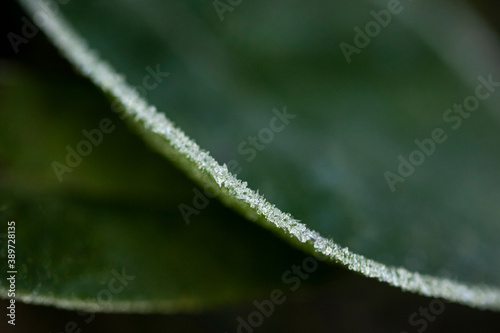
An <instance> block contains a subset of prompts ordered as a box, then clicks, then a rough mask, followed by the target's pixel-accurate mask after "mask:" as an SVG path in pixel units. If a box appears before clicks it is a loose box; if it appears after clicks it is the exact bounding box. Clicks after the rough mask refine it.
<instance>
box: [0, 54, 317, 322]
mask: <svg viewBox="0 0 500 333" xmlns="http://www.w3.org/2000/svg"><path fill="white" fill-rule="evenodd" d="M10 65H12V67H10V66H9V67H10V69H9V70H8V71H6V72H5V73H4V79H5V80H7V81H8V82H10V85H8V86H5V87H3V89H2V91H1V93H0V98H1V100H2V112H1V113H0V124H2V130H1V131H0V142H2V145H1V148H0V161H1V164H0V220H1V221H3V222H2V226H1V231H0V258H1V264H0V267H1V268H2V272H6V271H7V270H9V271H10V269H8V268H7V267H6V264H7V254H8V248H7V242H6V240H7V222H9V221H14V222H15V231H16V239H15V244H11V245H15V249H16V270H17V274H16V288H15V290H16V291H15V294H16V299H17V300H18V301H24V302H28V303H36V304H50V305H56V306H59V307H65V308H76V309H83V310H86V311H128V312H130V311H133V312H152V311H155V312H156V311H160V312H173V311H180V310H183V311H186V310H190V311H192V310H196V309H203V308H206V307H209V306H210V307H213V306H221V305H225V304H227V303H235V302H237V301H243V300H245V301H247V300H248V301H251V300H252V299H255V297H256V296H257V295H259V296H262V297H268V295H269V292H270V291H271V290H273V289H275V288H276V287H277V286H279V284H278V283H279V282H280V280H279V279H280V278H281V275H282V274H283V272H284V271H285V270H287V269H289V268H290V266H291V265H292V264H295V263H298V262H300V261H301V260H303V257H304V255H303V253H301V252H299V251H290V248H289V246H288V245H287V244H285V243H284V242H282V241H280V240H279V239H277V238H276V237H274V236H273V235H271V234H269V233H267V232H266V231H264V230H262V229H261V228H259V227H258V226H255V225H252V224H249V223H247V222H246V221H245V220H244V219H243V218H241V217H240V216H238V215H237V214H235V213H233V212H231V211H230V210H228V209H226V208H224V207H223V206H221V205H220V204H218V202H217V201H212V202H210V203H209V204H208V206H207V208H206V209H205V210H204V211H203V215H200V216H199V218H198V219H197V223H193V224H191V225H187V224H186V223H185V222H184V220H183V218H182V216H181V215H180V214H179V211H178V208H177V200H188V199H191V196H192V195H193V192H192V189H193V188H194V184H193V183H192V182H190V181H189V180H188V179H187V178H186V177H185V176H184V175H183V174H181V173H180V171H178V170H177V169H175V168H174V167H173V166H171V165H170V164H169V163H168V162H166V161H164V159H163V158H161V157H160V156H159V155H157V154H155V153H153V152H151V151H150V150H149V149H147V148H146V147H145V145H144V144H143V143H142V142H140V140H139V139H138V138H137V136H135V135H133V134H132V133H130V131H129V130H128V128H127V127H126V125H125V123H124V122H123V121H122V120H121V119H119V118H118V117H117V116H116V115H115V114H113V113H112V111H111V110H110V109H109V107H108V105H107V104H108V103H107V101H106V99H105V98H103V96H100V95H99V94H98V92H97V91H96V90H95V89H94V88H93V87H92V86H91V85H90V84H88V83H87V82H85V81H84V82H77V83H76V84H75V82H74V80H73V79H72V78H63V77H55V78H48V77H45V76H42V74H45V73H46V72H45V71H42V72H36V71H35V70H31V71H30V72H27V70H26V68H19V67H17V66H15V65H14V64H13V63H11V64H10ZM80 81H81V80H80ZM105 118H109V119H112V123H113V125H114V126H115V129H114V131H113V132H111V133H108V134H104V135H103V137H102V141H101V143H100V144H99V145H96V146H94V147H93V151H92V153H91V154H90V155H88V156H85V157H83V159H82V161H81V163H80V165H78V166H76V167H74V168H73V170H72V172H71V173H65V174H63V175H62V179H63V180H62V182H59V181H58V179H57V177H56V174H55V173H54V170H53V168H52V166H51V164H52V163H53V162H54V161H57V162H60V163H62V164H65V163H66V161H65V159H66V155H67V151H66V149H65V147H66V146H70V147H72V148H73V149H75V150H77V149H78V148H77V147H78V144H79V143H80V142H82V141H84V140H87V138H86V137H85V136H84V134H83V133H82V131H84V130H86V131H92V130H93V129H94V128H96V127H97V126H98V124H99V123H100V121H102V119H105ZM117 147H126V149H117ZM256 240H258V246H256V245H255V243H256ZM7 275H8V274H7ZM322 275H323V274H321V273H320V274H318V277H321V276H322ZM2 276H3V273H2ZM117 276H120V277H122V279H120V278H117ZM9 287H10V284H9V282H8V281H7V280H6V279H5V278H2V280H1V282H0V295H1V297H9V298H10V296H8V291H7V290H8V289H9Z"/></svg>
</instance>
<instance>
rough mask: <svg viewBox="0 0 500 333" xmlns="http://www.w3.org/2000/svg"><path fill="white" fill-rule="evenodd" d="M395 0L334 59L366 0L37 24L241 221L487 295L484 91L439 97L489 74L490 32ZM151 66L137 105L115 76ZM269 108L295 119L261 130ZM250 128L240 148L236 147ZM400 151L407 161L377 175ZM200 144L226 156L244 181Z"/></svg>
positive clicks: (408, 283) (130, 6)
mask: <svg viewBox="0 0 500 333" xmlns="http://www.w3.org/2000/svg"><path fill="white" fill-rule="evenodd" d="M22 2H23V3H25V4H26V5H27V7H28V8H29V9H30V12H31V13H36V12H38V11H40V10H42V9H40V7H37V1H29V0H25V1H22ZM402 6H403V9H402V12H401V13H399V14H394V15H393V16H392V20H391V22H390V23H388V24H387V26H386V27H383V28H380V32H378V33H373V32H372V33H371V35H372V38H371V39H370V43H369V44H368V43H367V45H366V46H363V47H361V46H358V47H359V50H358V51H359V52H357V53H355V54H353V55H352V57H351V59H350V60H351V62H350V63H347V61H346V58H345V57H344V54H343V53H342V50H341V48H340V47H339V46H340V45H341V43H342V42H346V43H349V44H355V40H354V39H355V35H356V31H357V30H353V28H355V27H358V26H359V27H361V29H363V28H365V27H366V24H367V23H368V22H370V21H373V20H374V17H373V15H374V14H373V13H371V11H372V10H375V11H376V12H379V11H380V10H381V9H383V8H380V7H376V6H375V5H374V4H373V3H370V2H367V3H362V4H359V3H350V2H347V1H342V2H335V3H334V2H329V3H322V2H317V3H316V2H314V3H310V2H308V3H304V2H299V1H292V2H290V1H286V2H285V1H278V2H272V3H270V2H267V1H256V2H255V1H254V2H251V3H242V4H241V5H238V6H237V7H235V8H233V11H230V12H226V13H225V16H224V21H223V22H220V16H219V15H217V13H216V12H215V9H214V8H213V7H212V6H210V5H209V4H208V3H206V2H199V1H193V0H192V1H169V2H162V1H154V0H150V1H146V2H141V3H138V2H133V1H124V2H119V3H118V2H116V1H107V2H102V1H88V2H85V3H84V4H83V3H76V2H71V3H69V4H67V5H64V6H61V8H59V10H60V11H62V12H63V13H64V15H66V16H67V17H68V18H69V19H70V21H71V23H72V26H74V28H75V29H76V31H78V34H77V33H76V32H75V31H74V30H73V29H72V27H71V26H70V25H68V24H67V23H66V22H65V21H64V20H63V19H62V17H60V16H59V15H58V14H55V13H53V14H52V15H49V16H48V18H47V20H46V21H45V23H44V25H43V28H44V30H45V32H46V33H47V35H48V36H49V37H50V39H51V40H52V41H53V42H54V43H55V44H56V45H57V46H58V47H59V48H60V50H61V51H62V52H63V54H64V55H65V56H66V57H67V58H68V60H70V62H72V63H73V64H74V65H75V66H76V67H77V68H78V69H79V70H80V71H81V72H82V73H83V74H84V75H86V76H87V77H89V78H90V79H91V80H92V81H93V82H94V83H95V84H96V85H97V86H99V87H100V88H101V89H103V90H104V91H105V92H106V93H107V94H109V95H110V96H111V98H112V99H113V100H114V99H116V100H118V101H119V102H120V103H121V104H122V105H123V106H124V108H123V110H122V111H123V112H124V114H125V115H126V116H127V117H128V118H129V119H131V122H133V121H135V123H134V124H133V125H132V126H134V127H135V128H136V129H138V130H139V131H140V132H141V134H143V136H144V137H145V139H146V140H147V141H148V142H150V143H151V144H152V145H153V146H154V147H156V148H157V149H158V150H159V151H160V152H162V153H164V154H165V155H166V156H167V157H169V158H170V159H171V160H172V161H173V162H174V163H176V164H177V165H178V166H180V167H181V168H182V169H183V170H184V171H186V172H187V173H188V174H189V175H190V176H191V177H192V178H193V179H195V180H196V181H198V182H199V184H201V185H203V186H208V185H211V186H213V185H214V184H217V185H218V186H220V188H221V191H220V193H219V197H220V199H221V200H222V201H223V202H224V203H226V204H227V205H230V206H232V207H234V208H235V209H237V210H239V211H241V212H242V213H243V214H244V215H245V216H247V217H248V218H249V219H252V220H255V221H257V222H259V223H260V224H262V225H263V226H265V227H267V228H270V229H272V230H273V231H275V232H277V233H278V234H282V235H284V237H287V236H291V238H290V240H291V242H293V243H294V244H295V245H296V246H300V247H302V248H304V249H305V250H306V251H308V252H309V253H313V252H315V251H316V252H320V253H322V254H324V255H327V256H328V257H329V258H331V260H332V261H336V262H339V263H341V264H342V265H345V266H347V267H348V268H350V269H352V270H354V271H357V272H360V273H362V274H364V275H366V276H369V277H375V278H378V279H379V280H381V281H384V282H388V283H390V284H392V285H395V286H399V287H401V288H402V289H404V290H410V291H415V292H418V293H421V294H424V295H429V296H435V297H444V298H446V299H449V300H453V301H457V302H460V303H464V304H468V305H471V306H478V307H484V308H490V309H499V308H500V290H499V288H498V287H499V285H498V281H500V279H499V278H500V265H497V264H496V263H497V262H498V257H499V256H498V254H499V253H500V246H499V243H498V240H497V238H496V235H498V234H499V232H500V225H499V224H498V223H497V220H498V213H497V209H496V208H497V207H496V206H497V204H496V203H497V201H498V200H497V194H496V192H497V191H496V189H497V188H498V183H499V181H500V178H499V174H498V172H497V171H496V168H495V167H496V166H497V165H498V162H499V160H500V153H499V152H498V149H496V142H497V141H498V131H497V126H498V124H497V119H498V118H497V115H496V114H495V112H494V111H495V110H496V109H498V106H499V105H500V94H498V92H496V91H493V89H497V88H496V86H495V85H493V86H491V87H489V88H490V89H492V90H491V92H490V95H489V96H488V97H487V98H484V99H485V100H484V101H483V100H481V101H480V104H479V108H478V109H477V111H474V112H472V113H470V114H469V113H468V112H465V113H462V114H464V115H463V116H460V113H458V111H457V112H455V113H453V114H452V113H449V112H448V109H450V108H451V109H452V108H453V105H454V104H463V103H466V102H467V101H469V102H470V101H471V100H470V98H469V96H473V95H475V94H477V91H478V90H477V89H478V88H477V87H479V86H481V85H482V86H483V87H482V88H481V89H482V90H481V91H482V92H483V95H482V96H485V95H484V94H485V93H487V89H488V87H485V84H484V80H488V79H489V78H490V79H491V80H493V81H495V82H496V81H497V80H499V79H500V73H499V72H498V68H499V67H498V59H499V57H498V55H499V54H500V53H499V52H497V51H498V47H497V46H496V45H497V42H496V41H495V40H494V38H492V37H491V36H490V32H489V31H488V30H487V28H485V27H484V26H482V24H481V23H478V21H477V18H476V17H475V16H474V15H473V14H470V13H468V11H467V8H465V7H464V6H463V5H462V4H461V3H460V2H456V3H455V2H454V3H451V2H443V3H442V4H441V3H440V4H439V5H435V6H434V5H433V7H432V10H426V6H427V5H425V4H420V3H414V2H411V3H410V2H408V3H404V4H402ZM383 7H385V4H384V5H383ZM457 13H460V15H459V14H457ZM456 21H460V24H462V26H465V27H467V31H474V32H475V34H474V35H472V34H471V35H468V36H465V37H463V36H462V34H460V31H459V30H456V29H455V26H456V25H454V24H453V23H452V22H456ZM89 22H92V24H89ZM422 22H426V23H422ZM427 22H430V23H427ZM443 31H444V32H443ZM368 34H370V33H368ZM477 36H480V37H481V41H484V42H481V43H477V44H476V43H475V42H476V41H477V40H478V38H477ZM84 41H85V42H84ZM491 45H493V46H491ZM472 46H474V47H472ZM451 47H460V49H459V50H458V51H457V50H455V49H452V48H451ZM92 50H97V51H98V52H99V56H98V55H97V54H96V53H95V52H94V51H92ZM492 59H493V60H492ZM109 64H111V65H109ZM148 66H149V67H148ZM151 70H153V71H154V70H156V71H157V72H161V73H166V72H168V73H170V74H169V76H168V77H167V76H166V74H165V75H164V76H161V75H160V76H158V75H156V78H157V82H156V83H158V85H157V86H155V88H154V89H151V90H150V91H147V96H146V97H147V101H149V103H150V104H149V103H148V102H146V100H144V99H143V98H141V97H138V96H137V95H136V94H134V91H133V89H132V87H131V86H130V85H129V84H134V83H135V85H141V83H142V85H143V86H144V87H146V84H148V82H147V81H145V80H150V79H146V77H147V75H149V77H150V78H151V77H155V75H152V74H151V73H150V72H151ZM118 73H119V74H120V75H124V76H120V75H118ZM125 78H126V80H125ZM163 81H165V82H163ZM126 82H127V83H126ZM149 83H150V84H151V83H152V81H149ZM160 83H161V84H160ZM152 105H154V106H156V107H157V108H158V109H159V110H161V111H162V112H158V111H157V110H156V108H155V107H153V106H152ZM284 106H286V109H287V111H288V112H289V113H291V114H293V115H296V118H293V119H291V118H290V119H289V123H288V121H285V122H283V124H284V125H286V127H285V128H284V129H283V130H282V131H278V130H275V131H274V133H272V135H273V138H272V139H262V138H266V136H265V135H266V134H261V133H263V132H262V131H263V129H265V128H272V122H273V121H274V120H273V119H275V117H276V111H274V112H273V111H272V110H273V109H276V110H277V111H278V112H279V111H281V112H284V109H285V107H284ZM163 112H164V113H163ZM450 112H453V111H450ZM165 115H167V116H168V119H167V118H166V117H165ZM451 115H453V117H454V118H450V117H451ZM169 119H172V120H173V121H175V122H176V124H178V125H179V127H175V126H174V125H173V123H172V122H171V121H170V120H169ZM459 121H460V123H459ZM179 128H182V129H183V130H184V131H185V132H183V131H181V130H180V129H179ZM436 131H437V132H436ZM278 132H279V133H278ZM185 133H186V134H187V135H188V136H189V137H192V138H194V140H196V142H197V143H199V144H200V146H201V147H203V148H204V149H208V151H210V152H211V154H213V155H209V154H208V153H207V152H206V151H204V150H202V149H201V148H200V146H198V145H197V144H196V143H194V141H192V140H190V139H189V138H188V136H186V134H185ZM267 133H269V132H267ZM259 135H260V144H262V143H263V142H264V141H267V142H266V143H265V148H257V147H254V150H253V151H254V155H255V158H253V159H252V158H250V156H249V155H247V153H246V152H244V151H243V149H241V148H242V147H243V148H245V147H246V148H248V147H249V146H250V145H251V141H250V140H251V139H250V138H249V137H251V136H256V137H259ZM268 137H269V135H268ZM444 137H446V140H445V139H444ZM429 138H433V140H434V142H433V143H431V144H429V143H428V142H429V141H428V139H429ZM416 140H419V141H418V142H419V143H415V142H416ZM438 141H443V142H438ZM245 142H246V144H247V146H241V145H242V144H245ZM422 142H425V143H427V146H428V147H431V146H432V148H428V150H427V154H426V153H425V149H424V148H421V147H419V146H421V145H422ZM429 145H430V146H429ZM418 150H421V151H422V152H420V153H418V152H417V151H418ZM247 151H248V150H247ZM414 152H417V153H414ZM238 153H240V154H238ZM248 154H250V153H248ZM212 156H213V157H212ZM399 156H401V159H406V160H408V159H410V157H411V156H413V160H414V161H417V162H414V164H418V166H417V167H409V168H410V170H408V172H407V174H405V173H404V172H401V171H400V172H399V173H400V175H399V177H402V178H399V179H404V182H402V181H401V182H399V183H396V184H393V185H395V186H391V185H390V183H388V181H387V172H388V171H389V172H392V173H393V174H394V175H396V174H397V173H398V167H399V164H400V163H407V162H401V161H400V160H399V159H398V157H399ZM417 158H420V160H417ZM216 160H217V161H220V162H227V163H229V161H231V160H236V161H237V162H238V163H239V165H240V166H241V169H242V170H241V172H240V173H239V175H238V176H239V177H240V178H241V179H245V180H246V181H248V184H250V187H251V188H255V189H259V192H255V191H253V190H250V189H249V188H248V187H247V184H246V183H244V182H241V181H240V180H238V179H237V178H236V177H235V176H233V175H232V174H231V173H230V172H229V170H228V169H227V167H226V166H225V165H220V164H218V163H217V162H216ZM250 160H251V161H250ZM399 168H400V169H402V168H403V167H399ZM413 169H415V170H413ZM409 174H411V175H409ZM258 193H260V194H262V195H264V196H265V197H266V198H267V200H266V199H264V198H263V197H262V196H261V195H259V194H258ZM187 202H188V203H189V202H190V200H188V201H187ZM269 202H272V203H275V204H276V205H277V206H278V207H280V208H281V210H280V209H278V208H276V206H274V205H272V204H270V203H269ZM283 211H285V212H289V213H290V214H292V215H293V217H292V215H290V214H288V213H283ZM297 219H299V220H300V221H302V222H299V221H298V220H297ZM332 238H333V239H335V241H336V243H334V242H333V240H332ZM339 244H340V245H339ZM341 246H344V247H341ZM347 247H349V248H350V249H351V251H352V252H351V251H349V250H348V249H347ZM356 253H359V254H356ZM367 257H368V258H372V259H373V260H376V261H373V260H369V259H366V258H367ZM397 267H406V268H397ZM414 271H418V272H419V273H414ZM420 273H423V274H420ZM424 274H425V275H424ZM457 281H459V282H457ZM483 284H486V286H483Z"/></svg>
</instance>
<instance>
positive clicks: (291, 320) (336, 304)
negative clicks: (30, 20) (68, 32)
mask: <svg viewBox="0 0 500 333" xmlns="http://www.w3.org/2000/svg"><path fill="white" fill-rule="evenodd" d="M470 3H471V4H472V5H473V6H474V7H476V8H477V9H478V10H479V11H480V13H481V14H482V15H483V16H484V17H485V18H486V20H487V21H488V22H489V23H490V25H491V26H492V27H494V29H495V30H496V31H497V32H498V33H500V20H499V18H500V15H499V14H500V11H499V10H500V3H499V2H498V1H495V0H480V1H470ZM23 15H24V13H23V11H22V10H21V8H20V7H19V6H18V5H17V4H16V3H15V2H14V1H2V2H1V5H0V30H1V31H0V36H1V42H0V89H1V86H2V84H5V83H4V82H2V80H1V76H2V70H3V68H5V66H9V65H11V64H22V65H23V66H25V67H27V68H29V69H30V70H34V71H39V72H41V73H44V75H48V76H51V77H54V76H58V77H59V76H60V77H63V78H64V79H65V80H69V81H71V80H82V78H80V77H78V76H77V75H76V74H75V71H74V70H73V69H72V67H71V66H70V65H69V64H68V63H67V62H66V61H65V60H64V59H62V58H61V57H60V56H59V55H58V53H57V51H56V50H55V49H54V47H53V46H52V45H51V44H50V42H49V41H48V40H47V39H46V38H45V36H43V35H42V34H39V35H37V36H36V38H34V39H33V40H31V41H30V42H29V43H28V44H27V45H22V46H21V49H22V50H21V52H19V54H17V55H16V54H14V52H13V50H12V48H11V46H10V44H9V42H8V40H7V38H6V36H7V33H8V32H11V31H12V32H19V31H20V29H21V26H22V22H21V21H20V19H21V17H22V16H23ZM0 112H1V101H0ZM0 144H1V143H0ZM320 269H326V268H325V267H320ZM338 271H339V272H338V274H339V276H340V278H339V279H337V280H336V281H335V282H334V283H332V282H330V283H328V282H324V283H322V284H320V286H319V287H316V288H311V289H309V290H306V291H301V292H299V293H296V294H293V295H290V296H289V297H288V301H287V302H285V303H284V304H283V305H280V306H279V307H277V309H276V311H275V313H274V314H273V315H272V316H271V317H270V318H268V319H266V320H265V322H264V324H263V325H262V326H261V327H260V328H259V329H256V330H255V332H277V331H288V332H363V331H364V332H402V331H407V332H417V330H416V327H412V326H410V325H409V321H408V318H409V316H410V315H411V314H412V313H414V312H416V311H419V308H420V307H428V306H429V303H430V302H431V301H432V299H431V298H426V297H422V296H418V295H414V294H410V293H404V292H401V291H400V290H399V289H397V288H393V287H390V286H388V285H386V284H383V283H379V282H377V281H375V280H370V279H367V278H365V277H362V276H359V275H357V274H353V273H350V272H346V271H345V270H343V269H340V268H339V269H338ZM6 306H7V301H6V300H1V301H0V309H2V310H0V313H1V314H2V315H1V317H0V318H1V319H0V332H65V325H67V323H68V322H71V321H74V322H76V323H77V324H78V325H79V326H78V327H79V329H81V332H147V331H155V332H156V331H166V332H195V331H203V332H234V331H236V327H237V323H236V318H237V317H238V316H240V315H241V316H245V315H247V314H248V313H250V312H251V311H253V310H254V307H253V305H252V304H251V303H250V302H245V303H244V304H240V305H238V306H228V307H224V308H217V309H213V310H210V311H206V312H201V313H182V314H170V315H162V314H148V315H140V314H106V313H98V314H96V317H95V320H94V321H92V322H91V323H90V324H86V323H85V322H84V321H83V319H84V317H82V316H79V315H78V314H77V313H76V312H75V311H64V310H59V309H56V308H53V307H49V306H40V305H28V304H20V303H19V302H18V303H17V307H16V308H17V309H16V326H15V327H12V326H11V325H7V317H6V316H5V313H6V310H5V307H6ZM499 327H500V314H499V313H493V312H490V311H481V310H476V309H471V308H469V307H466V306H461V305H457V304H446V308H445V311H444V312H443V313H442V314H441V315H439V316H438V317H436V319H435V320H434V321H433V322H429V326H428V327H427V329H426V330H425V332H499V331H500V329H499ZM68 332H70V331H68ZM74 332H80V331H78V330H75V331H74Z"/></svg>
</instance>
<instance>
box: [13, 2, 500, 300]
mask: <svg viewBox="0 0 500 333" xmlns="http://www.w3.org/2000/svg"><path fill="white" fill-rule="evenodd" d="M21 2H22V3H23V4H24V6H25V7H26V8H27V9H28V10H29V11H30V12H31V13H32V14H33V13H36V12H37V11H38V10H40V6H41V4H40V3H41V1H37V0H21ZM52 14H53V15H52V16H50V17H47V20H46V22H45V24H44V25H43V26H42V27H41V28H42V29H43V30H44V31H45V33H46V35H47V36H48V37H49V38H50V39H51V40H52V42H53V43H54V44H55V45H56V46H57V47H58V48H59V49H60V51H61V52H62V53H63V54H64V55H65V56H66V58H67V59H68V60H69V61H70V62H71V63H73V64H74V65H75V66H76V67H77V68H78V69H79V71H80V72H81V73H82V74H83V75H85V76H87V77H88V78H89V79H90V80H91V81H92V82H94V83H95V84H96V85H97V86H99V87H100V88H101V89H102V90H104V91H105V92H107V93H110V94H111V95H113V97H114V98H116V100H118V101H120V103H122V104H123V105H124V106H125V113H126V114H127V115H128V116H130V117H131V118H132V119H135V120H136V121H137V122H139V123H143V124H144V125H143V126H144V127H145V129H146V130H148V131H151V132H153V133H156V134H158V135H160V136H161V137H163V139H164V140H165V141H166V142H167V143H169V144H170V145H171V146H172V147H173V148H174V149H175V150H176V151H177V152H178V153H179V154H181V155H183V156H184V157H185V158H186V159H187V160H188V161H190V162H191V163H192V164H193V166H194V167H195V168H197V169H198V170H200V171H202V172H205V173H208V174H209V175H210V176H211V177H212V178H213V179H214V180H215V182H216V183H217V184H218V185H219V186H220V187H223V188H224V189H225V190H226V191H227V193H228V194H229V195H230V196H231V197H230V198H225V199H226V200H233V201H237V202H238V204H239V205H241V206H247V207H251V208H252V209H253V210H254V211H255V212H256V213H257V214H258V215H260V216H263V217H264V218H265V220H266V221H267V222H268V223H271V224H273V225H275V226H277V227H278V228H281V229H283V230H284V231H285V232H287V233H288V234H290V236H292V237H295V238H296V239H297V240H298V241H299V242H302V243H306V242H308V243H311V244H313V246H314V250H315V251H317V252H320V253H322V254H324V255H326V256H327V257H328V258H330V259H331V260H332V261H336V262H339V263H341V264H342V265H344V266H347V267H348V268H349V269H351V270H353V271H357V272H360V273H362V274H364V275H365V276H368V277H372V278H376V279H378V280H380V281H383V282H387V283H389V284H391V285H394V286H398V287H400V288H401V289H403V290H407V291H412V292H417V293H420V294H423V295H428V296H433V297H441V298H444V299H448V300H450V301H455V302H459V303H463V304H467V305H470V306H475V307H479V308H488V309H494V310H500V289H498V288H491V287H487V286H470V285H466V284H463V283H458V282H455V281H450V280H447V279H442V278H437V277H432V276H427V275H421V274H419V273H415V272H409V271H407V270H406V269H404V268H396V267H391V266H385V265H383V264H381V263H378V262H375V261H373V260H369V259H366V258H365V257H363V256H361V255H358V254H355V253H352V252H350V251H349V250H348V249H347V248H342V247H340V246H339V245H337V244H335V243H334V242H333V241H332V240H330V239H326V238H323V237H322V236H320V235H319V234H318V233H317V232H315V231H313V230H310V229H308V228H307V226H306V225H305V224H303V223H300V221H298V220H295V219H293V217H291V216H290V214H285V213H283V212H282V211H280V210H279V209H278V208H277V207H275V206H274V205H272V204H270V203H269V202H267V201H266V200H265V199H263V197H261V196H260V195H259V194H258V193H257V192H254V191H253V190H251V189H249V188H248V187H247V184H246V183H245V182H241V181H240V180H238V179H237V178H236V177H235V176H234V175H232V174H231V173H230V172H229V171H228V169H227V167H226V166H225V165H224V166H221V165H219V164H218V163H217V162H216V161H215V160H214V159H213V158H212V157H211V156H210V155H209V154H208V153H207V152H205V151H203V150H201V148H200V147H199V146H198V145H197V144H196V143H195V142H194V141H192V140H191V139H190V138H188V137H187V136H186V135H185V134H184V133H183V132H182V131H181V130H180V129H178V128H177V127H175V126H174V124H173V123H172V122H171V121H170V120H168V119H167V118H166V117H165V116H164V115H163V114H162V113H159V112H158V111H157V110H156V108H155V107H154V106H151V105H149V104H148V103H147V102H146V101H145V100H144V99H142V98H140V96H138V95H137V94H136V93H135V92H134V90H133V89H132V88H131V87H130V86H128V85H127V83H126V82H125V78H124V77H123V76H121V75H119V74H118V73H116V72H115V71H114V70H113V68H112V67H111V66H110V65H109V64H107V63H106V62H105V61H104V60H102V59H100V58H99V55H98V54H97V53H96V52H94V51H92V50H91V49H90V48H89V47H88V46H87V45H86V43H85V42H84V41H83V40H82V38H80V37H79V36H78V35H77V34H76V32H75V31H73V29H72V28H71V27H70V25H69V24H68V23H67V22H66V21H65V20H64V19H63V18H62V17H61V15H60V14H58V13H52ZM187 171H189V170H187ZM198 178H199V179H198V180H199V181H200V182H203V181H204V179H203V178H202V177H201V176H198ZM24 300H25V301H27V302H30V301H37V300H38V299H34V298H33V296H24ZM38 301H39V302H44V300H38ZM45 302H46V301H45ZM52 303H55V301H54V300H52ZM129 306H130V305H129Z"/></svg>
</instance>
